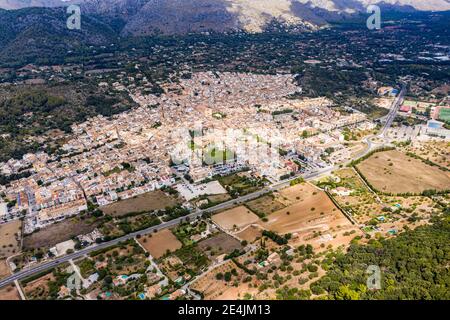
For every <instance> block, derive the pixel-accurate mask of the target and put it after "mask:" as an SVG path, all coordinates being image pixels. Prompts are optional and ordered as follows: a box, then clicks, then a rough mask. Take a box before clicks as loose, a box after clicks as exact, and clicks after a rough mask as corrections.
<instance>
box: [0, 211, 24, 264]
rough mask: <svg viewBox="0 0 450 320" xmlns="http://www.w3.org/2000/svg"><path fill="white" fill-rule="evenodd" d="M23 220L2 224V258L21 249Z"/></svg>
mask: <svg viewBox="0 0 450 320" xmlns="http://www.w3.org/2000/svg"><path fill="white" fill-rule="evenodd" d="M21 229H22V222H21V221H20V220H14V221H11V222H8V223H5V224H1V225H0V259H1V258H7V257H9V256H12V255H15V254H17V253H18V252H19V251H20V237H21Z"/></svg>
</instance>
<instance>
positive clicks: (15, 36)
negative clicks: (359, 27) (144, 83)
mask: <svg viewBox="0 0 450 320" xmlns="http://www.w3.org/2000/svg"><path fill="white" fill-rule="evenodd" d="M371 3H377V4H380V6H381V7H382V8H383V10H394V11H395V10H396V11H407V12H408V11H415V10H424V11H428V10H439V11H447V10H450V0H384V1H376V0H375V1H374V0H64V1H61V0H0V30H1V32H0V64H1V63H2V62H5V61H9V62H8V63H11V62H12V61H13V62H12V63H14V64H19V65H20V64H21V63H22V62H25V61H34V60H35V59H37V58H41V57H47V58H45V59H48V57H51V56H58V53H59V55H63V54H64V53H66V52H67V51H69V50H72V49H75V48H77V47H79V45H80V44H81V43H83V44H88V45H100V44H109V43H112V42H114V41H115V40H117V39H118V37H120V36H122V37H127V36H141V35H154V34H163V35H171V34H185V33H191V32H193V33H196V32H206V31H214V32H228V31H247V32H261V31H264V30H265V29H266V28H267V27H268V26H272V25H273V23H274V22H275V23H276V25H279V24H280V23H281V24H283V25H286V26H292V27H294V28H296V29H298V30H299V31H303V30H315V29H317V28H319V27H321V26H324V25H326V24H327V23H328V22H332V21H339V20H340V19H343V18H348V17H351V16H352V15H358V14H361V13H364V14H367V12H366V10H367V9H366V7H367V6H368V5H369V4H371ZM70 4H79V5H80V6H81V13H82V22H81V30H68V29H67V27H66V20H67V18H68V14H67V13H66V9H65V8H64V7H66V6H68V5H70ZM3 9H6V10H3ZM20 59H22V60H20ZM44 62H45V60H44Z"/></svg>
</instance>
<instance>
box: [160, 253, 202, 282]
mask: <svg viewBox="0 0 450 320" xmlns="http://www.w3.org/2000/svg"><path fill="white" fill-rule="evenodd" d="M159 263H160V264H159V266H160V268H161V270H162V272H164V273H165V274H167V276H168V277H169V278H171V279H172V280H174V279H176V278H178V277H184V278H186V279H190V278H192V277H194V276H196V275H198V274H199V273H200V272H201V271H202V270H203V269H204V268H206V267H207V266H208V264H209V260H208V257H207V256H206V255H205V254H204V253H203V251H202V250H201V249H200V248H199V247H198V246H197V245H191V246H184V247H182V248H180V249H178V250H177V251H175V252H174V253H173V254H171V255H169V256H167V257H165V258H164V259H163V260H162V261H159Z"/></svg>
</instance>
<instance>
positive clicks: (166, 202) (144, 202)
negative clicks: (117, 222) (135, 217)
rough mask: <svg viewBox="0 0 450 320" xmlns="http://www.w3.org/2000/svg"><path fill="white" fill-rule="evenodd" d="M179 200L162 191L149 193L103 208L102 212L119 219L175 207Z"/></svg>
mask: <svg viewBox="0 0 450 320" xmlns="http://www.w3.org/2000/svg"><path fill="white" fill-rule="evenodd" d="M177 203H178V202H177V200H176V199H175V198H173V197H172V196H169V195H167V194H165V193H164V192H163V191H161V190H157V191H152V192H147V193H144V194H141V195H138V196H136V197H134V198H130V199H126V200H121V201H118V202H114V203H111V204H109V205H107V206H104V207H101V210H102V211H103V212H104V213H106V214H109V215H112V216H115V217H118V216H122V215H125V214H129V213H134V212H150V211H154V210H161V209H164V208H166V207H173V206H175V205H176V204H177Z"/></svg>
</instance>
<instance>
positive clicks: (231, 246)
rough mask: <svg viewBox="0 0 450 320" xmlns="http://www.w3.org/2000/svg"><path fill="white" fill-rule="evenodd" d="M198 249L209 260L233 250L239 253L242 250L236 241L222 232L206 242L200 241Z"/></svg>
mask: <svg viewBox="0 0 450 320" xmlns="http://www.w3.org/2000/svg"><path fill="white" fill-rule="evenodd" d="M198 247H199V248H200V250H202V251H203V252H204V253H205V254H206V255H207V256H208V258H209V259H211V260H212V259H214V258H216V257H218V256H220V255H222V254H229V253H231V252H233V251H234V250H238V251H240V250H242V248H243V246H242V245H241V243H240V242H239V241H238V240H236V239H235V238H233V237H232V236H230V235H228V234H226V233H224V232H220V233H218V234H215V235H213V236H212V237H210V238H208V239H206V240H202V241H200V242H199V243H198Z"/></svg>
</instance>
